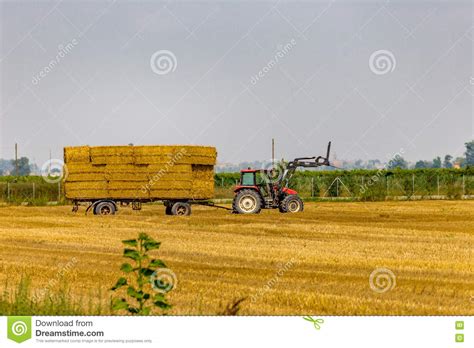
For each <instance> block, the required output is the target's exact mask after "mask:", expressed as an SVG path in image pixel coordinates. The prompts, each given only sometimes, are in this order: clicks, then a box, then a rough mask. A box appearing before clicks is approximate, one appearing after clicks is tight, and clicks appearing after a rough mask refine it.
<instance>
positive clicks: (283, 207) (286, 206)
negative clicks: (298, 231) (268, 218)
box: [280, 195, 304, 213]
mask: <svg viewBox="0 0 474 348" xmlns="http://www.w3.org/2000/svg"><path fill="white" fill-rule="evenodd" d="M303 209H304V204H303V201H302V200H301V198H300V197H299V196H297V195H288V196H286V197H285V198H283V200H282V201H281V203H280V212H281V213H298V212H300V211H303Z"/></svg>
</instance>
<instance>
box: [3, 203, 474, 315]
mask: <svg viewBox="0 0 474 348" xmlns="http://www.w3.org/2000/svg"><path fill="white" fill-rule="evenodd" d="M139 232H146V233H148V234H149V235H150V236H152V237H154V238H155V239H157V240H158V241H161V242H162V245H161V248H160V250H159V251H158V253H159V258H161V259H162V260H163V261H165V263H166V264H167V266H168V267H169V268H170V269H172V270H173V272H174V273H175V274H176V276H177V284H176V287H175V289H173V290H172V291H171V292H170V293H169V294H168V298H169V301H170V302H171V304H172V305H173V308H172V309H171V310H170V311H169V314H175V315H178V314H179V315H209V314H210V315H213V314H216V313H219V312H220V311H222V310H223V308H224V307H225V306H226V305H227V304H228V303H230V302H232V301H233V300H235V299H239V298H245V300H244V301H243V302H242V303H241V310H240V311H239V314H241V315H290V314H299V315H306V314H319V315H390V314H392V315H440V314H445V315H447V314H451V315H454V314H456V315H461V314H463V315H472V314H474V267H473V264H474V262H473V261H474V258H473V246H474V202H473V201H423V202H421V201H420V202H375V203H361V202H357V203H342V202H324V203H307V204H306V206H305V211H304V212H303V213H298V214H280V213H279V212H278V211H277V210H273V211H268V210H267V211H262V213H261V214H259V215H252V216H249V215H245V216H241V215H234V214H230V213H229V212H227V211H224V210H218V209H212V208H206V207H193V215H192V216H190V217H173V216H166V215H165V214H164V207H163V206H161V205H147V206H144V208H143V210H142V211H140V212H136V211H132V210H131V209H130V208H123V209H121V210H120V211H119V213H118V215H116V216H106V217H101V216H93V215H88V216H85V215H84V209H82V210H80V211H79V213H77V214H74V213H72V212H71V207H69V206H61V207H1V208H0V284H3V285H4V288H7V289H8V288H11V287H14V286H16V284H18V282H19V280H20V278H21V277H22V276H26V275H27V276H28V277H29V278H30V279H31V284H32V288H33V290H34V291H40V292H41V291H42V290H43V292H42V293H44V289H49V290H53V289H50V287H51V286H50V285H48V284H51V282H50V280H51V279H58V282H57V283H55V284H54V286H55V287H57V288H60V287H61V284H67V287H69V289H70V292H71V294H72V296H73V297H75V298H77V299H80V300H81V301H82V300H85V301H87V302H89V303H103V304H104V308H105V309H104V313H105V314H107V313H108V311H109V310H108V308H107V304H108V301H109V300H110V296H111V295H112V293H111V292H110V291H109V290H108V289H109V288H110V287H111V286H112V285H113V284H114V283H115V281H116V279H117V278H118V277H119V276H120V275H121V272H120V270H119V267H120V265H121V263H122V262H123V261H124V259H123V257H122V248H123V246H122V244H121V240H123V239H130V238H135V237H136V236H137V234H138V233H139ZM371 274H372V283H371V282H370V276H371Z"/></svg>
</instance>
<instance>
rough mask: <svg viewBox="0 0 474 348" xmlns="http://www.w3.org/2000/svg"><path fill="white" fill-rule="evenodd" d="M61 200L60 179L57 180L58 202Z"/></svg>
mask: <svg viewBox="0 0 474 348" xmlns="http://www.w3.org/2000/svg"><path fill="white" fill-rule="evenodd" d="M59 202H61V181H58V204H59Z"/></svg>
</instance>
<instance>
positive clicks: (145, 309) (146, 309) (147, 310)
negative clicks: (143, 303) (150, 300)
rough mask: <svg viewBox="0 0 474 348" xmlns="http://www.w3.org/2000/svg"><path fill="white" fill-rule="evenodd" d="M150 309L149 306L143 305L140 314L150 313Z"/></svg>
mask: <svg viewBox="0 0 474 348" xmlns="http://www.w3.org/2000/svg"><path fill="white" fill-rule="evenodd" d="M150 310H151V308H150V307H144V308H142V312H141V313H140V314H142V315H150Z"/></svg>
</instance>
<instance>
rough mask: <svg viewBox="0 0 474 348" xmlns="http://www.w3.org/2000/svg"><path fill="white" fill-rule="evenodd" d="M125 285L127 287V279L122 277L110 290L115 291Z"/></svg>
mask: <svg viewBox="0 0 474 348" xmlns="http://www.w3.org/2000/svg"><path fill="white" fill-rule="evenodd" d="M124 285H127V279H125V278H124V277H120V278H119V279H118V280H117V283H115V285H114V286H113V287H112V288H111V289H110V290H113V291H115V290H117V289H119V288H121V287H122V286H124Z"/></svg>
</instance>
